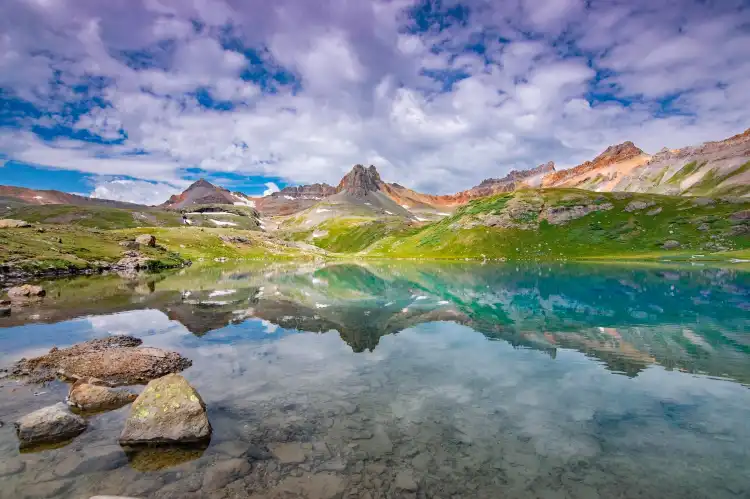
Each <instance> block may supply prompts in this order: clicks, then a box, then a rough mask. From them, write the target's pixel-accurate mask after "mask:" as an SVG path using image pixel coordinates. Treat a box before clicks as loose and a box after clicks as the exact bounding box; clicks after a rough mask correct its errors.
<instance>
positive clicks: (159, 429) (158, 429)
mask: <svg viewBox="0 0 750 499" xmlns="http://www.w3.org/2000/svg"><path fill="white" fill-rule="evenodd" d="M210 438H211V424H210V423H209V421H208V415H207V414H206V405H205V404H204V403H203V400H202V399H201V397H200V395H198V392H196V391H195V389H194V388H193V387H192V386H191V385H190V383H188V382H187V380H186V379H185V378H183V377H182V376H180V375H179V374H169V375H167V376H164V377H163V378H159V379H155V380H153V381H151V382H150V383H149V384H148V385H147V386H146V389H145V390H143V392H142V393H141V394H140V395H139V396H138V398H137V399H136V400H135V402H133V406H132V408H131V409H130V416H128V419H127V421H126V422H125V428H124V429H123V430H122V434H121V435H120V444H121V445H126V446H136V445H143V444H157V445H158V444H166V445H169V444H184V443H197V442H205V441H206V440H208V439H210Z"/></svg>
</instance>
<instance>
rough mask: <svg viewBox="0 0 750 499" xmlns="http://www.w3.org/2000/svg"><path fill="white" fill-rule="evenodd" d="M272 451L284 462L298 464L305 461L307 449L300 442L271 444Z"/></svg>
mask: <svg viewBox="0 0 750 499" xmlns="http://www.w3.org/2000/svg"><path fill="white" fill-rule="evenodd" d="M269 447H270V449H271V453H272V454H273V455H274V457H275V458H276V459H278V460H279V462H280V463H282V464H298V463H304V462H305V458H306V456H305V449H304V448H303V447H302V444H300V443H298V442H292V443H284V444H271V445H269Z"/></svg>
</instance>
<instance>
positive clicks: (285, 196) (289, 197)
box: [281, 195, 294, 201]
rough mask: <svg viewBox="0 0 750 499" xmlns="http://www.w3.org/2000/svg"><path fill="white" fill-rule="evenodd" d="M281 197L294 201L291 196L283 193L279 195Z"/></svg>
mask: <svg viewBox="0 0 750 499" xmlns="http://www.w3.org/2000/svg"><path fill="white" fill-rule="evenodd" d="M281 197H283V198H284V199H288V200H290V201H294V198H293V197H292V196H287V195H284V196H281Z"/></svg>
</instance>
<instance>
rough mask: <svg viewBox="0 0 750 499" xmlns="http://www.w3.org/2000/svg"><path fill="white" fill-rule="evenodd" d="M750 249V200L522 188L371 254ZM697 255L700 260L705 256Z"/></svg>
mask: <svg viewBox="0 0 750 499" xmlns="http://www.w3.org/2000/svg"><path fill="white" fill-rule="evenodd" d="M749 248H750V200H749V201H747V202H739V201H738V202H729V201H720V200H711V199H706V198H695V199H693V198H683V197H676V196H660V195H653V194H626V193H593V192H588V191H583V190H578V189H541V190H520V191H515V192H512V193H508V194H501V195H497V196H491V197H488V198H483V199H479V200H476V201H473V202H471V203H469V204H467V205H466V206H463V207H461V208H459V209H458V210H457V211H456V213H455V214H454V215H452V216H450V217H446V218H445V219H443V220H441V221H440V222H437V223H434V224H430V225H427V226H425V227H423V228H420V229H417V230H415V231H412V232H411V234H409V235H406V236H405V237H397V236H388V237H385V238H383V239H381V240H380V241H378V242H376V243H375V244H373V245H372V246H370V247H369V248H368V249H367V250H366V254H368V255H370V256H379V257H399V258H415V257H417V258H479V259H482V258H502V259H508V260H564V259H571V258H573V259H576V258H603V257H607V258H622V259H628V258H630V259H654V258H691V257H693V255H698V254H700V255H704V256H707V257H710V256H711V254H713V253H717V254H719V255H723V256H722V257H726V255H727V254H728V252H732V251H740V253H737V255H741V256H742V257H746V256H747V255H748V251H747V250H748V249H749ZM704 256H702V257H696V258H703V257H704Z"/></svg>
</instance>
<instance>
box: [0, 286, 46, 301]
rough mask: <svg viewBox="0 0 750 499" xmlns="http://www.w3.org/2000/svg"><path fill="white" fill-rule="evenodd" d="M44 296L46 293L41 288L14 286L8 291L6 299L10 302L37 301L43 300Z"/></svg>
mask: <svg viewBox="0 0 750 499" xmlns="http://www.w3.org/2000/svg"><path fill="white" fill-rule="evenodd" d="M46 295H47V292H46V291H45V290H44V288H43V287H41V286H33V285H31V284H24V285H23V286H16V287H14V288H10V289H9V290H8V297H9V298H10V299H11V301H27V300H38V299H41V298H44V297H45V296H46Z"/></svg>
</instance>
